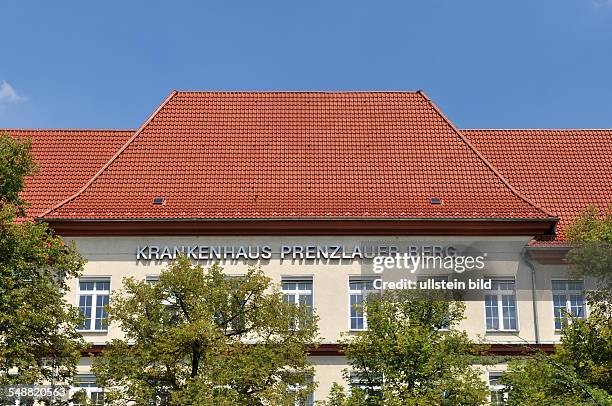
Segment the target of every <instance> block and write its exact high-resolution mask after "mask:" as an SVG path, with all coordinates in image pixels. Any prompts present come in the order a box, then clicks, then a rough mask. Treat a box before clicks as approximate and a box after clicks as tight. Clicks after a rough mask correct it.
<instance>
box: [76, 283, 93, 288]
mask: <svg viewBox="0 0 612 406" xmlns="http://www.w3.org/2000/svg"><path fill="white" fill-rule="evenodd" d="M79 289H80V290H93V289H94V283H93V282H79Z"/></svg>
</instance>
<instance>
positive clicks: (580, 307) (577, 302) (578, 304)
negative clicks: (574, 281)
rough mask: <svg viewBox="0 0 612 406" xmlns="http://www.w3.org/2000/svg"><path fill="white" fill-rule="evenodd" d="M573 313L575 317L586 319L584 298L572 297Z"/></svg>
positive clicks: (579, 296) (580, 296)
mask: <svg viewBox="0 0 612 406" xmlns="http://www.w3.org/2000/svg"><path fill="white" fill-rule="evenodd" d="M570 307H571V309H570V310H571V313H572V316H574V317H584V316H585V314H584V296H582V295H570Z"/></svg>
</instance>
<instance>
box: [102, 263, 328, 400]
mask: <svg viewBox="0 0 612 406" xmlns="http://www.w3.org/2000/svg"><path fill="white" fill-rule="evenodd" d="M109 315H110V320H111V321H114V322H116V323H118V324H119V325H120V326H121V329H122V331H123V332H124V333H125V338H124V339H117V340H113V341H112V342H111V343H110V345H109V346H108V348H107V349H106V350H105V351H104V353H103V356H102V357H100V358H99V359H97V360H96V361H95V365H94V371H95V373H96V375H97V376H98V378H99V379H100V381H101V382H102V383H103V384H104V386H105V387H106V388H108V389H107V393H106V400H107V401H109V402H112V403H115V404H125V403H127V402H128V401H132V402H134V404H136V405H150V404H152V403H151V402H153V401H154V402H156V403H157V404H160V405H213V404H214V405H236V404H240V405H264V404H266V405H289V404H293V403H292V402H295V400H296V398H304V397H305V396H306V395H307V393H309V391H310V390H312V389H313V383H312V375H313V372H314V371H313V367H312V366H311V365H310V364H309V363H308V360H307V349H308V348H309V347H310V346H312V345H314V344H315V340H316V337H317V327H316V322H317V319H316V316H313V315H311V314H309V312H308V311H307V309H305V308H298V307H296V306H295V305H293V304H289V303H285V302H284V300H283V295H282V293H281V292H280V291H279V290H278V288H277V287H275V286H273V285H271V282H270V279H269V278H268V277H266V276H265V275H264V273H263V271H262V270H261V269H260V268H256V267H249V269H248V270H247V272H246V274H245V275H243V276H241V277H230V276H228V275H226V274H224V273H223V269H222V268H221V267H220V266H219V265H216V264H215V265H213V266H211V267H210V268H208V269H204V268H202V267H201V266H195V265H193V264H192V263H191V261H190V260H189V259H187V258H186V257H184V256H182V257H179V258H178V259H177V261H175V262H174V263H172V264H171V265H169V266H168V267H167V268H165V269H164V270H163V271H162V272H161V274H160V276H159V281H158V282H157V283H155V284H151V283H147V282H144V281H135V280H134V279H131V278H126V279H124V288H123V291H122V292H118V293H116V294H114V295H113V296H112V297H111V303H110V307H109Z"/></svg>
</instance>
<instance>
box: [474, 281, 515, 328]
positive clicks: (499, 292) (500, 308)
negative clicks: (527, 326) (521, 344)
mask: <svg viewBox="0 0 612 406" xmlns="http://www.w3.org/2000/svg"><path fill="white" fill-rule="evenodd" d="M489 279H491V281H492V282H497V283H512V284H513V286H514V288H513V289H512V290H511V291H510V290H499V289H496V290H485V291H484V292H483V294H484V297H483V309H484V315H483V316H484V322H485V325H484V326H485V331H486V332H487V333H499V332H518V331H519V330H520V324H519V306H518V297H517V295H516V279H514V278H489ZM508 295H512V296H514V313H515V319H516V328H506V327H505V325H504V305H503V296H508ZM487 296H495V297H496V300H497V320H498V328H497V329H495V328H489V327H488V326H487Z"/></svg>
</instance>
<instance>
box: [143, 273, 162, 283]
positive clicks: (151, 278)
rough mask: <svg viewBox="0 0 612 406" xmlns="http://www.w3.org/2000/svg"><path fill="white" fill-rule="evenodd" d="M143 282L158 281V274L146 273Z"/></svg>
mask: <svg viewBox="0 0 612 406" xmlns="http://www.w3.org/2000/svg"><path fill="white" fill-rule="evenodd" d="M145 282H147V283H150V284H151V285H155V284H156V283H157V282H159V275H147V276H145Z"/></svg>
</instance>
